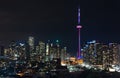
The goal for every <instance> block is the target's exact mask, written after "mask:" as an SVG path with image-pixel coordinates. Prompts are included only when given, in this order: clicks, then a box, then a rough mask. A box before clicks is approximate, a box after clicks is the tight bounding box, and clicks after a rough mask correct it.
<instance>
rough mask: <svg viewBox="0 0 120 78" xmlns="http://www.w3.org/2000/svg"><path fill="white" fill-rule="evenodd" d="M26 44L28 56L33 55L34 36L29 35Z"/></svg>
mask: <svg viewBox="0 0 120 78" xmlns="http://www.w3.org/2000/svg"><path fill="white" fill-rule="evenodd" d="M28 45H29V52H30V58H31V59H32V57H33V56H34V37H32V36H30V37H29V38H28Z"/></svg>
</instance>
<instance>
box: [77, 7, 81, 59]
mask: <svg viewBox="0 0 120 78" xmlns="http://www.w3.org/2000/svg"><path fill="white" fill-rule="evenodd" d="M76 28H77V29H78V53H77V58H78V59H81V45H80V44H81V43H80V29H81V28H82V26H81V25H80V8H78V25H77V26H76Z"/></svg>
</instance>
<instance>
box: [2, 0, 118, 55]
mask: <svg viewBox="0 0 120 78" xmlns="http://www.w3.org/2000/svg"><path fill="white" fill-rule="evenodd" d="M119 4H120V2H119V0H28V1H25V0H3V1H0V41H1V44H4V45H6V44H9V42H10V41H11V40H27V38H28V36H30V35H31V36H34V37H35V38H36V39H37V40H43V41H47V40H52V41H55V40H56V39H58V40H60V42H61V44H62V45H64V46H67V47H68V50H69V52H71V53H75V52H76V51H77V30H76V25H77V8H78V5H80V8H81V25H82V26H83V28H82V29H81V40H82V44H83V43H85V42H87V41H91V40H93V39H94V40H98V41H100V42H106V43H108V42H118V43H119V41H120V37H119V36H120V34H119V33H120V5H119Z"/></svg>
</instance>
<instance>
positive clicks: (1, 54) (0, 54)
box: [0, 46, 4, 56]
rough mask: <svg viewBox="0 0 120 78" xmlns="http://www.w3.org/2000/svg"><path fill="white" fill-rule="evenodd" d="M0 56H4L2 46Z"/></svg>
mask: <svg viewBox="0 0 120 78" xmlns="http://www.w3.org/2000/svg"><path fill="white" fill-rule="evenodd" d="M0 56H4V46H0Z"/></svg>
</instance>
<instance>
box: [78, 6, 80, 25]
mask: <svg viewBox="0 0 120 78" xmlns="http://www.w3.org/2000/svg"><path fill="white" fill-rule="evenodd" d="M78 25H80V7H78Z"/></svg>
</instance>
